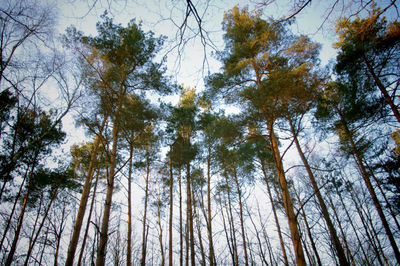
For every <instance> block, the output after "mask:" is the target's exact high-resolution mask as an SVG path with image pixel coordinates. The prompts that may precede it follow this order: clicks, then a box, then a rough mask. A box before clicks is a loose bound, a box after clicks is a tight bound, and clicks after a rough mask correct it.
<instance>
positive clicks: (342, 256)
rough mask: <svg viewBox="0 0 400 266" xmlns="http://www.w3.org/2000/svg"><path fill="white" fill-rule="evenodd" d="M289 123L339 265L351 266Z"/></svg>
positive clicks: (290, 123)
mask: <svg viewBox="0 0 400 266" xmlns="http://www.w3.org/2000/svg"><path fill="white" fill-rule="evenodd" d="M288 121H289V125H290V130H291V132H292V135H293V138H294V142H295V144H296V148H297V151H298V153H299V155H300V158H301V161H302V162H303V164H304V167H305V168H306V171H307V174H308V177H309V179H310V182H311V185H312V187H313V189H314V192H315V195H316V196H317V199H318V203H319V205H320V207H321V212H322V216H323V217H324V219H325V222H326V225H327V226H328V230H329V234H330V237H331V241H332V244H333V246H334V247H335V250H336V255H337V256H338V259H339V264H340V265H342V266H349V265H350V264H349V262H348V261H347V259H346V255H345V252H344V250H343V247H342V244H341V243H340V240H339V238H338V236H337V232H336V229H335V227H334V226H333V223H332V220H331V218H330V216H329V212H328V208H327V207H326V204H325V201H324V199H323V197H322V195H321V192H320V190H319V187H318V184H317V181H316V180H315V177H314V173H313V172H312V170H311V167H310V165H309V164H308V161H307V158H306V156H305V155H304V153H303V151H302V149H301V146H300V143H299V140H298V138H297V133H296V130H295V128H294V125H293V122H292V120H291V118H290V117H288ZM317 259H319V257H318V256H317ZM318 261H319V260H318ZM319 262H320V261H319Z"/></svg>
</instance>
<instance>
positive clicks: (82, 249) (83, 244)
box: [78, 173, 99, 266]
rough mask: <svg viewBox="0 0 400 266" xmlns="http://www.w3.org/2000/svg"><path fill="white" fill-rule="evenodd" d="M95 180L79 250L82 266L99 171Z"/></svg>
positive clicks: (79, 259) (79, 263)
mask: <svg viewBox="0 0 400 266" xmlns="http://www.w3.org/2000/svg"><path fill="white" fill-rule="evenodd" d="M94 182H95V183H94V188H93V195H92V202H91V203H90V209H89V215H88V218H87V222H86V228H85V234H84V235H83V240H82V245H81V251H80V252H79V258H78V266H81V263H82V258H83V254H84V251H85V246H86V240H87V236H88V233H89V227H90V220H91V219H92V213H93V206H94V202H95V198H96V191H97V183H98V182H99V173H97V175H96V180H95V181H94Z"/></svg>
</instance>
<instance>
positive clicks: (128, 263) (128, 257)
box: [126, 143, 133, 266]
mask: <svg viewBox="0 0 400 266" xmlns="http://www.w3.org/2000/svg"><path fill="white" fill-rule="evenodd" d="M132 161H133V143H131V145H130V147H129V172H128V237H127V238H128V239H127V245H128V246H127V248H126V249H127V250H126V266H131V265H132V182H131V180H132V168H133V162H132Z"/></svg>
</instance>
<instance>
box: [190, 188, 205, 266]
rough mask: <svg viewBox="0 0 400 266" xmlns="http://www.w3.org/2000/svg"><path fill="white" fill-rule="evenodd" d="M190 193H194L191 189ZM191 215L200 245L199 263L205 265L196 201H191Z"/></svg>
mask: <svg viewBox="0 0 400 266" xmlns="http://www.w3.org/2000/svg"><path fill="white" fill-rule="evenodd" d="M192 195H195V194H194V191H193V190H192ZM193 201H195V196H193ZM193 215H194V217H195V218H196V229H197V237H198V238H199V246H200V254H201V262H200V264H201V265H203V266H205V265H206V254H205V252H204V246H203V238H202V237H201V224H200V217H199V216H200V215H199V214H198V213H197V210H196V203H193Z"/></svg>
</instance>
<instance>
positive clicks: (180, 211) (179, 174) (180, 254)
mask: <svg viewBox="0 0 400 266" xmlns="http://www.w3.org/2000/svg"><path fill="white" fill-rule="evenodd" d="M178 183H179V246H180V251H179V265H180V266H183V223H182V218H183V217H182V176H181V168H179V173H178Z"/></svg>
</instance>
